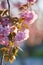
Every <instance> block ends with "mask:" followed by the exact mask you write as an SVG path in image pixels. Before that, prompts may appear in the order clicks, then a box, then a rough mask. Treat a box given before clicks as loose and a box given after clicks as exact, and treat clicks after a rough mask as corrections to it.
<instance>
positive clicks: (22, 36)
mask: <svg viewBox="0 0 43 65" xmlns="http://www.w3.org/2000/svg"><path fill="white" fill-rule="evenodd" d="M28 38H29V30H28V29H25V30H24V31H18V33H17V34H16V36H15V43H16V44H15V45H21V44H20V43H22V42H23V41H25V40H27V39H28Z"/></svg>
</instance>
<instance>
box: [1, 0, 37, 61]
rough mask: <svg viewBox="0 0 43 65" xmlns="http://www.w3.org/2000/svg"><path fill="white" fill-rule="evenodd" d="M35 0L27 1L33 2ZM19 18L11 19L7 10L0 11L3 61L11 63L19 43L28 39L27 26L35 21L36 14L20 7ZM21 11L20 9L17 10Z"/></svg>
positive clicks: (23, 6)
mask: <svg viewBox="0 0 43 65" xmlns="http://www.w3.org/2000/svg"><path fill="white" fill-rule="evenodd" d="M35 1H36V0H28V2H30V3H31V2H35ZM22 8H23V9H22V10H21V11H20V14H19V15H20V17H11V16H9V15H8V14H7V13H8V12H7V11H8V10H4V11H0V45H3V46H4V48H3V49H0V50H2V51H3V50H4V51H3V56H4V59H5V61H8V60H9V58H10V61H11V62H12V61H13V58H14V59H15V56H16V54H17V52H18V48H19V46H20V45H21V43H22V42H23V41H25V40H27V39H28V38H29V25H30V24H32V23H33V22H35V21H36V20H37V14H36V13H35V12H34V11H33V10H29V9H28V8H29V7H27V6H26V5H22ZM19 9H21V7H20V8H19Z"/></svg>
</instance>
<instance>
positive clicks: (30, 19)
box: [20, 11, 38, 25]
mask: <svg viewBox="0 0 43 65" xmlns="http://www.w3.org/2000/svg"><path fill="white" fill-rule="evenodd" d="M20 16H21V18H24V21H23V24H24V23H25V24H27V25H29V24H32V23H34V22H35V21H36V20H37V18H38V16H37V14H36V13H35V12H34V11H23V12H21V13H20Z"/></svg>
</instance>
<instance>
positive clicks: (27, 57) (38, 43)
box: [0, 0, 43, 65]
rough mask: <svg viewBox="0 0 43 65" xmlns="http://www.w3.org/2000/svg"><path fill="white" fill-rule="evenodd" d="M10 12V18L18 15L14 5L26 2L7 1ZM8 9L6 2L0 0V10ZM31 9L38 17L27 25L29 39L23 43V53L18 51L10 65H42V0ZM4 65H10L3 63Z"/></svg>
mask: <svg viewBox="0 0 43 65" xmlns="http://www.w3.org/2000/svg"><path fill="white" fill-rule="evenodd" d="M9 2H10V9H11V10H10V11H11V15H12V16H17V17H18V14H19V10H18V6H17V5H15V4H18V3H22V4H24V3H26V2H27V1H26V0H9ZM4 8H8V6H7V2H6V0H0V9H4ZM32 9H33V10H34V11H36V13H37V15H38V19H37V21H35V22H34V23H33V24H32V25H29V30H30V37H29V39H28V40H27V41H25V42H24V43H23V45H22V46H21V48H22V49H23V52H21V51H20V50H19V52H18V55H17V59H16V60H15V61H14V63H13V64H11V65H43V0H38V2H37V3H36V4H35V5H34V6H32ZM3 64H4V65H10V63H9V62H8V63H7V64H6V63H5V62H4V61H3Z"/></svg>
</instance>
